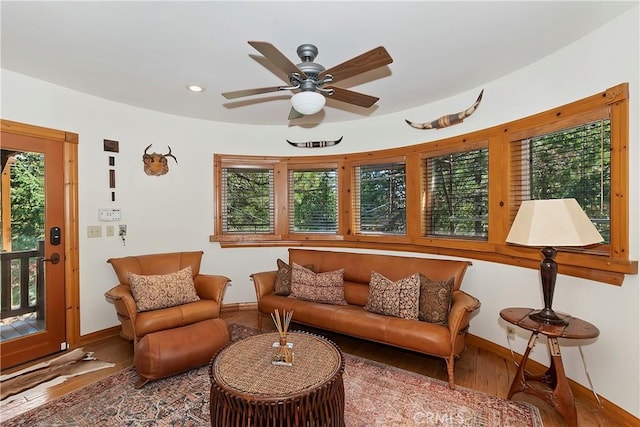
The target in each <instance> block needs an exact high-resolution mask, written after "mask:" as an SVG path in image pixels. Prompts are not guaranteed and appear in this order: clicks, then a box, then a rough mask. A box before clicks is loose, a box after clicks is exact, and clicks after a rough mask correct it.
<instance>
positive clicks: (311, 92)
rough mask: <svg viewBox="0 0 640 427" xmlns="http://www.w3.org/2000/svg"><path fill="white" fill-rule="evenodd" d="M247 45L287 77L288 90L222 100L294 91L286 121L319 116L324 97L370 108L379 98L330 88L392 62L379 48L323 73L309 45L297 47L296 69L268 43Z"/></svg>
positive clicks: (251, 91)
mask: <svg viewBox="0 0 640 427" xmlns="http://www.w3.org/2000/svg"><path fill="white" fill-rule="evenodd" d="M249 44H250V45H251V46H253V47H254V48H255V49H256V50H257V51H258V52H260V53H261V54H262V55H264V57H265V58H266V59H267V60H269V61H270V62H272V63H273V65H275V66H276V67H277V68H279V69H280V70H282V71H284V72H285V73H286V74H287V76H288V79H289V80H288V82H287V83H289V86H271V87H263V88H255V89H244V90H236V91H231V92H223V93H222V96H224V97H225V98H227V99H235V98H241V97H244V96H251V95H258V94H262V93H269V92H277V91H281V90H290V91H295V92H296V93H295V94H294V95H293V96H292V97H291V105H292V108H291V111H290V112H289V120H293V119H297V118H300V117H302V116H304V115H311V114H315V113H317V112H319V111H320V110H322V108H323V107H324V104H325V102H326V98H325V97H329V98H331V99H335V100H336V101H341V102H346V103H348V104H353V105H358V106H360V107H365V108H369V107H371V106H372V105H373V104H375V103H376V102H377V101H378V99H379V98H376V97H375V96H370V95H365V94H363V93H359V92H354V91H352V90H347V89H344V88H340V87H337V86H333V84H334V83H337V82H339V81H341V80H345V79H347V78H349V77H353V76H356V75H358V74H362V73H365V72H367V71H371V70H375V69H376V68H380V67H383V66H385V65H388V64H391V63H392V62H393V59H392V58H391V56H390V55H389V53H388V52H387V50H386V49H385V48H384V47H382V46H379V47H377V48H375V49H372V50H370V51H368V52H365V53H363V54H362V55H359V56H356V57H354V58H351V59H349V60H348V61H345V62H343V63H342V64H339V65H336V66H334V67H331V68H329V69H325V68H324V67H323V66H322V65H320V64H318V63H317V62H313V60H314V59H315V58H316V56H317V55H318V48H317V47H316V46H314V45H312V44H302V45H300V46H298V49H297V54H298V56H299V57H300V60H301V61H302V62H301V63H299V64H297V65H296V64H294V63H292V62H291V61H290V60H289V59H288V58H287V57H286V56H284V55H283V54H282V53H281V52H280V51H279V50H278V49H277V48H276V47H275V46H273V45H272V44H271V43H267V42H260V41H250V42H249ZM325 85H327V86H325Z"/></svg>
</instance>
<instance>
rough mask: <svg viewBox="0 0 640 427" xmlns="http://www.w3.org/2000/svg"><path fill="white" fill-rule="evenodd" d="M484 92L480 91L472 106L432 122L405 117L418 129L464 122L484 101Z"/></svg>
mask: <svg viewBox="0 0 640 427" xmlns="http://www.w3.org/2000/svg"><path fill="white" fill-rule="evenodd" d="M483 93H484V89H482V91H480V95H479V96H478V99H476V102H474V103H473V105H472V106H471V107H469V108H467V109H466V110H463V111H460V112H459V113H457V114H449V115H446V116H442V117H440V118H439V119H436V120H434V121H432V122H425V123H414V122H411V121H409V120H406V119H405V122H407V124H408V125H409V126H411V127H414V128H416V129H442V128H446V127H447V126H451V125H455V124H458V123H462V121H463V120H464V119H466V118H467V117H469V116H470V115H472V114H473V113H474V112H475V111H476V110H477V109H478V106H479V105H480V101H482V94H483Z"/></svg>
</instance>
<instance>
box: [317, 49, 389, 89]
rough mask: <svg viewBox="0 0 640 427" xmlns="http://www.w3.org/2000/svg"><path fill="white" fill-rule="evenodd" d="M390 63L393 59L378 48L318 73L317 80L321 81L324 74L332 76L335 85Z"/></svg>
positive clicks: (384, 50) (385, 51)
mask: <svg viewBox="0 0 640 427" xmlns="http://www.w3.org/2000/svg"><path fill="white" fill-rule="evenodd" d="M392 62H393V58H391V56H390V55H389V53H388V52H387V50H386V49H385V48H384V47H382V46H379V47H376V48H375V49H371V50H370V51H368V52H365V53H363V54H362V55H359V56H356V57H355V58H351V59H350V60H348V61H345V62H343V63H342V64H339V65H336V66H334V67H331V68H329V69H327V70H324V71H323V72H321V73H320V75H319V76H318V78H319V79H322V77H324V76H325V75H326V74H331V75H332V76H333V81H332V83H335V82H337V81H340V80H344V79H348V78H349V77H353V76H356V75H358V74H362V73H365V72H367V71H371V70H375V69H376V68H380V67H383V66H385V65H388V64H391V63H392Z"/></svg>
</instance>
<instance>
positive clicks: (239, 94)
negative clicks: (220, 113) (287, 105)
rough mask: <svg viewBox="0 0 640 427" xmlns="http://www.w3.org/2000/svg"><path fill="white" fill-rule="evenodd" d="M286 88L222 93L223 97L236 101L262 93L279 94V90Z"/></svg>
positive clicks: (275, 87)
mask: <svg viewBox="0 0 640 427" xmlns="http://www.w3.org/2000/svg"><path fill="white" fill-rule="evenodd" d="M286 89H287V87H285V86H271V87H260V88H256V89H242V90H233V91H231V92H222V96H224V97H225V98H227V99H235V98H242V97H243V96H251V95H258V94H261V93H269V92H277V91H279V90H286Z"/></svg>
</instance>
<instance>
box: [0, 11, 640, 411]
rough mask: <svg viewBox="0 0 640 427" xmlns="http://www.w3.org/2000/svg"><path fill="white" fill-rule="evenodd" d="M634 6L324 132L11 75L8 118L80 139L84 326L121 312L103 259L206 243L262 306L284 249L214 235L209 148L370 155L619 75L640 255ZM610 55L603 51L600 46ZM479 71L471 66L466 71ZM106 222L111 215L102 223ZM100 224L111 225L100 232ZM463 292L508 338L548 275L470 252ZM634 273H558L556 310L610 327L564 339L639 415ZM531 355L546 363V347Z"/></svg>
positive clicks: (575, 94)
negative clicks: (261, 295)
mask: <svg viewBox="0 0 640 427" xmlns="http://www.w3.org/2000/svg"><path fill="white" fill-rule="evenodd" d="M638 17H639V16H638V7H636V8H635V9H633V10H632V11H631V12H629V13H627V14H626V15H623V16H621V17H619V18H617V19H616V20H614V21H612V22H610V23H609V24H607V25H606V26H604V27H602V28H601V29H599V30H597V31H596V32H594V33H592V34H591V35H588V36H587V37H585V38H583V39H581V40H579V41H577V42H576V43H574V44H573V45H571V46H569V47H567V48H565V49H562V50H560V51H558V52H556V53H555V54H553V55H551V56H549V57H548V58H545V59H544V60H542V61H539V62H537V63H534V64H532V65H530V66H528V67H526V68H524V69H521V70H519V71H517V72H515V73H512V74H510V75H507V76H505V77H504V78H501V79H499V80H497V81H494V82H486V84H485V85H484V86H483V87H478V88H476V89H474V90H472V91H469V92H467V93H462V94H459V95H458V96H455V97H453V98H450V99H447V100H443V101H441V102H438V103H435V104H430V105H425V106H423V107H420V108H415V109H413V110H410V111H406V112H404V113H402V114H392V115H387V116H382V117H376V118H368V119H362V120H358V121H354V122H348V123H338V124H326V125H325V124H322V125H319V126H316V127H314V128H307V129H304V128H297V127H288V126H286V125H285V124H283V125H282V126H248V125H243V126H240V125H231V124H223V123H216V122H206V121H198V120H192V119H187V118H182V117H176V116H171V115H166V114H161V113H156V112H152V111H146V110H142V109H137V108H133V107H130V106H126V105H122V104H117V103H114V102H110V101H106V100H103V99H99V98H95V97H92V96H88V95H86V94H83V93H79V92H75V91H72V90H69V89H66V88H62V87H59V86H55V85H52V84H49V83H47V82H43V81H39V80H34V79H32V78H29V77H26V76H24V75H19V74H16V73H13V72H9V71H6V70H3V71H2V80H1V83H2V111H1V117H2V118H4V119H8V120H15V121H19V122H24V123H29V124H34V125H38V126H45V127H51V128H55V129H61V130H68V131H71V132H76V133H78V134H79V137H80V145H79V158H80V161H79V199H80V223H79V225H80V235H81V239H80V294H81V333H82V334H83V335H84V334H88V333H91V332H95V331H98V330H101V329H104V328H108V327H111V326H114V325H116V324H117V323H118V322H117V319H116V317H115V312H114V310H113V307H112V306H111V305H110V304H108V303H107V302H106V301H105V299H104V297H103V294H104V292H105V291H106V290H108V289H109V288H110V287H111V286H113V285H114V284H116V277H115V274H114V273H113V272H112V270H111V268H110V266H109V265H108V264H107V263H106V262H105V260H106V259H107V258H109V257H119V256H124V255H130V254H142V253H155V252H168V251H181V250H203V251H204V252H205V255H204V259H203V265H202V271H203V272H205V273H219V274H224V275H227V276H229V277H230V278H231V279H232V280H233V284H232V285H231V287H230V288H229V289H228V291H227V293H226V295H225V302H226V303H233V302H252V301H255V295H254V292H253V286H252V284H251V283H250V280H249V274H251V273H253V272H257V271H263V270H272V269H274V268H275V259H276V258H277V257H282V258H286V256H287V255H286V249H285V248H247V249H225V250H223V249H221V248H220V247H219V245H218V244H217V243H210V242H209V241H208V237H209V235H210V234H211V233H212V229H213V227H212V223H213V220H212V218H213V198H212V174H213V168H212V155H213V153H216V152H217V153H238V154H265V155H266V154H270V155H300V154H304V155H308V154H310V152H309V151H301V150H299V149H296V148H293V147H290V146H289V145H288V144H287V143H286V142H285V139H290V140H309V139H332V138H337V137H339V136H344V139H343V141H342V143H341V144H340V145H339V146H336V147H332V148H327V149H323V151H318V153H321V154H326V153H342V152H357V151H368V150H375V149H382V148H389V147H395V146H404V145H412V144H417V143H422V142H425V141H432V140H436V139H441V138H445V137H448V136H452V135H457V134H462V133H467V132H470V131H473V130H477V129H482V128H486V127H488V126H492V125H496V124H500V123H504V122H507V121H510V120H513V119H517V118H521V117H524V116H527V115H530V114H534V113H537V112H540V111H543V110H546V109H549V108H552V107H555V106H559V105H563V104H565V103H568V102H572V101H575V100H577V99H580V98H583V97H586V96H589V95H592V94H594V93H597V92H600V91H602V90H604V89H606V88H608V87H611V86H614V85H617V84H619V83H623V82H629V84H630V92H631V96H630V106H631V109H630V129H629V131H630V139H629V141H630V147H629V152H630V166H631V167H630V179H629V183H630V194H629V206H630V212H629V213H630V215H629V216H630V231H631V233H630V255H631V258H632V259H635V260H637V259H638V258H639V253H640V231H639V230H640V224H639V219H638V218H639V217H640V184H639V183H640V179H639V172H638V171H639V169H640V168H639V167H638V166H639V165H640V150H639V148H638V137H639V136H640V135H639V132H638V129H639V119H638V118H639V110H638V88H639V87H640V75H639V74H640V72H639V66H638V63H639V62H640V57H639V41H638ZM596 53H600V54H596ZM470 72H471V70H470ZM482 88H484V89H485V95H484V99H483V101H482V104H481V106H480V108H479V109H478V111H477V112H476V113H475V115H474V116H472V117H471V118H469V119H467V120H466V121H465V122H464V123H462V124H460V125H457V126H453V127H450V128H446V129H442V130H437V131H436V130H432V131H420V130H416V129H413V128H410V127H409V126H407V125H406V124H405V123H404V119H405V118H409V119H411V120H414V121H427V120H430V119H434V118H437V117H439V116H440V115H442V114H446V113H451V112H455V111H459V110H460V109H462V108H466V107H467V106H468V105H470V104H471V103H472V102H473V101H474V100H475V97H476V96H477V94H478V92H479V91H480V89H482ZM103 139H114V140H118V141H120V152H119V153H117V154H116V155H115V157H116V184H117V188H116V197H117V199H116V202H115V203H112V202H111V201H110V190H109V188H108V175H107V171H108V166H107V157H108V155H109V153H105V152H104V151H103V147H102V141H103ZM148 144H153V147H152V149H151V151H158V152H164V150H166V146H167V145H170V146H171V148H172V150H173V154H175V156H176V157H177V159H178V161H179V164H174V163H172V161H171V160H170V172H169V174H168V175H165V176H162V177H149V176H147V175H145V174H144V172H143V169H142V162H141V155H142V152H143V150H144V148H145V147H146V146H147V145H148ZM102 207H117V208H120V209H122V222H121V223H122V224H127V226H128V238H127V242H126V246H123V244H122V242H121V241H120V240H119V239H118V238H117V237H114V238H106V237H103V238H99V239H87V238H86V227H87V226H88V225H97V224H100V223H99V222H98V221H97V211H98V208H102ZM103 225H104V223H103ZM103 232H104V230H103ZM473 264H474V265H473V267H471V269H470V270H469V272H468V275H467V276H466V278H465V282H464V284H463V287H464V289H465V290H466V291H468V292H469V293H471V294H473V295H475V296H476V297H478V298H479V299H480V300H481V301H482V307H481V309H480V310H479V312H478V314H477V315H476V316H475V317H474V319H473V322H472V325H471V331H470V332H471V333H472V334H474V335H477V336H480V337H482V338H485V339H487V340H490V341H493V342H496V343H498V344H499V345H502V346H505V347H506V346H507V341H506V338H505V330H504V324H503V323H502V322H501V321H500V320H499V316H498V313H499V311H500V310H501V309H502V308H505V307H511V306H541V305H542V297H541V295H540V286H539V278H538V272H537V271H535V270H530V269H522V268H517V267H511V266H505V265H500V264H494V263H490V262H482V261H474V262H473ZM638 286H639V280H638V276H637V275H634V276H627V277H626V279H625V282H624V284H623V286H621V287H618V286H613V285H606V284H602V283H596V282H591V281H587V280H582V279H577V278H572V277H566V276H560V277H559V278H558V285H557V287H556V292H555V298H554V308H556V309H557V310H559V311H563V312H568V313H571V314H572V315H574V316H577V317H580V318H583V319H585V320H588V321H589V322H592V323H593V324H595V325H596V326H598V328H599V329H600V332H601V334H600V336H599V337H598V338H597V339H594V340H591V341H590V342H586V343H585V342H573V341H566V342H564V343H563V347H562V351H563V353H564V357H563V359H564V362H565V367H566V370H567V373H568V375H569V377H571V378H572V379H574V380H576V381H578V382H580V383H581V384H583V385H586V386H588V380H587V377H586V375H585V369H584V367H583V365H582V361H581V356H580V354H579V351H578V350H579V349H578V347H577V345H578V344H583V345H584V346H583V351H584V358H585V361H586V364H587V368H588V370H589V374H590V376H591V379H592V381H593V384H594V386H595V389H596V391H597V392H598V393H599V394H601V395H602V396H604V397H605V398H606V399H608V400H610V401H612V402H614V403H615V404H617V405H618V406H620V407H622V408H624V409H626V410H627V411H628V412H630V413H632V414H633V415H635V416H640V390H639V387H640V384H639V383H640V380H639V378H640V369H639V365H638V363H639V362H638V361H639V360H640V343H639V339H640V338H639V337H640V318H639V314H638V313H639V311H640V298H639V292H638ZM526 339H527V336H526V334H525V333H524V332H522V331H520V333H519V335H518V338H517V340H516V341H515V343H514V345H513V347H514V350H515V351H518V352H520V353H522V352H523V351H524V348H525V346H526ZM533 357H534V358H535V359H536V360H538V361H540V362H543V363H547V359H548V357H547V353H546V348H545V346H544V345H538V346H537V347H536V349H535V351H534V354H533Z"/></svg>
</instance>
